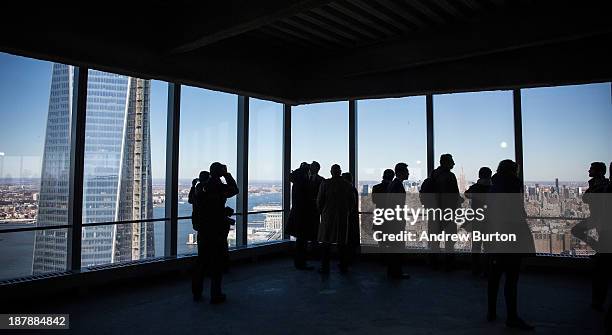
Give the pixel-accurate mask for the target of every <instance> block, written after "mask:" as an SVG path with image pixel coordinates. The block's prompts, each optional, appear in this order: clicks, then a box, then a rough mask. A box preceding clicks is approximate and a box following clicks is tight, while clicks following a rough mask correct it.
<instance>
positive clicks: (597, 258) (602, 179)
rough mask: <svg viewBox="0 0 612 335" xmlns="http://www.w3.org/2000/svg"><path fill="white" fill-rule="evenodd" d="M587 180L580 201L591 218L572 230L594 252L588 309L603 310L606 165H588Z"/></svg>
mask: <svg viewBox="0 0 612 335" xmlns="http://www.w3.org/2000/svg"><path fill="white" fill-rule="evenodd" d="M589 177H591V179H590V180H589V188H588V189H587V190H586V191H585V192H584V195H583V196H582V201H583V202H584V203H585V204H587V205H589V212H590V216H589V217H588V218H587V219H585V220H582V221H580V222H579V223H578V224H576V225H575V226H574V227H572V235H574V236H575V237H576V238H578V239H580V240H582V241H584V242H586V243H587V244H589V245H590V246H591V247H592V248H593V249H594V250H595V251H596V252H597V253H596V254H595V255H593V256H592V257H591V259H592V261H593V274H592V279H593V283H592V284H593V285H592V292H591V293H592V296H591V297H592V299H591V307H593V309H596V310H603V305H604V302H605V300H606V296H607V295H608V280H609V276H610V269H609V267H610V266H611V265H612V264H611V263H610V255H609V254H608V253H609V252H610V251H612V250H607V252H606V250H602V249H608V248H606V247H607V246H609V245H610V241H609V234H608V233H607V230H608V229H606V228H607V227H606V226H607V225H609V223H607V222H605V221H606V220H608V219H609V216H608V215H609V210H608V208H609V207H608V206H610V203H606V198H607V191H608V187H609V181H608V179H607V178H606V164H604V163H602V162H593V163H591V167H590V168H589ZM591 229H595V230H596V231H597V235H598V237H599V238H598V240H595V239H594V238H592V237H590V236H589V234H588V233H589V231H590V230H591Z"/></svg>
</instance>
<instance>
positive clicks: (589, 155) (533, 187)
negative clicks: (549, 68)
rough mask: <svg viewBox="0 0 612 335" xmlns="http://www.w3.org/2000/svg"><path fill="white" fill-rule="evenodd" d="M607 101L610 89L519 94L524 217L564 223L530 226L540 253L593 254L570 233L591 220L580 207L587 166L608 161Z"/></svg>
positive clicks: (611, 145) (611, 113)
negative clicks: (523, 177)
mask: <svg viewBox="0 0 612 335" xmlns="http://www.w3.org/2000/svg"><path fill="white" fill-rule="evenodd" d="M611 98H612V94H611V92H610V83H602V84H589V85H576V86H562V87H547V88H533V89H524V90H521V100H522V112H523V147H524V154H523V155H524V164H525V168H524V176H525V206H526V210H527V214H528V215H529V216H532V217H536V218H537V217H561V218H562V219H560V220H552V219H547V220H544V219H537V220H536V219H534V220H531V221H530V224H531V229H532V231H534V235H537V236H538V237H541V238H542V239H543V242H541V244H538V243H536V246H539V247H540V248H541V249H542V250H546V251H544V252H549V251H550V252H552V253H561V254H569V255H580V254H592V253H593V250H592V249H591V248H590V247H589V246H588V245H587V244H585V243H584V242H581V241H580V240H578V239H574V238H571V232H570V230H571V228H572V227H573V226H574V225H575V224H576V223H578V222H579V220H578V219H579V218H586V217H589V216H590V209H589V206H588V205H587V204H585V203H584V202H583V201H582V196H583V194H584V192H585V191H586V190H587V188H588V187H589V184H588V181H589V179H590V177H589V173H588V170H589V167H590V164H591V163H592V162H603V163H604V164H605V165H606V166H608V167H609V162H610V161H611V160H612V156H611V155H610V153H611V152H612V142H611V141H610V138H609V134H612V101H611ZM607 176H609V172H608V174H607ZM555 241H565V242H566V243H564V244H560V243H557V244H555ZM536 242H538V240H537V239H536Z"/></svg>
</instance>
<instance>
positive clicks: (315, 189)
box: [310, 161, 325, 256]
mask: <svg viewBox="0 0 612 335" xmlns="http://www.w3.org/2000/svg"><path fill="white" fill-rule="evenodd" d="M320 170H321V164H319V162H317V161H312V163H310V199H311V201H310V207H311V214H312V224H313V230H314V232H315V234H314V236H313V237H312V240H310V242H311V245H312V252H313V254H317V255H318V256H320V254H319V252H320V250H319V248H318V245H319V242H318V241H317V236H316V235H317V234H318V232H319V225H320V224H321V212H319V208H318V207H317V197H318V196H319V189H320V188H321V183H322V182H323V180H325V178H323V177H321V176H320V175H319V171H320Z"/></svg>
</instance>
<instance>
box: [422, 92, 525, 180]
mask: <svg viewBox="0 0 612 335" xmlns="http://www.w3.org/2000/svg"><path fill="white" fill-rule="evenodd" d="M433 102H434V141H435V143H434V148H435V155H434V159H435V166H436V167H438V166H439V163H440V162H439V160H440V155H442V154H445V153H449V154H451V155H453V159H454V161H455V164H456V165H455V168H454V169H453V172H454V173H455V175H456V176H457V182H458V184H459V191H460V192H464V191H465V190H466V189H467V188H468V187H469V186H470V185H471V184H473V183H475V182H476V181H477V180H478V170H479V169H480V168H481V167H483V166H487V167H489V168H491V170H493V172H495V169H496V168H497V164H498V163H499V162H500V161H501V160H504V159H512V160H514V159H515V157H514V113H513V107H512V106H513V104H512V92H511V91H493V92H471V93H458V94H444V95H436V96H434V99H433Z"/></svg>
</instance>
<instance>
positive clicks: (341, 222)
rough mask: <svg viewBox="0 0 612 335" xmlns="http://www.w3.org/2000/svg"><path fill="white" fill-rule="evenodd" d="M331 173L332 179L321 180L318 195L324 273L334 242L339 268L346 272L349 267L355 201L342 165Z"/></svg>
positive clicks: (319, 237)
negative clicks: (349, 247) (351, 220)
mask: <svg viewBox="0 0 612 335" xmlns="http://www.w3.org/2000/svg"><path fill="white" fill-rule="evenodd" d="M331 175H332V177H331V178H330V179H326V180H325V181H323V182H322V183H321V188H320V189H319V195H318V197H317V206H318V208H319V210H320V211H321V224H320V225H319V234H318V239H319V242H321V245H322V255H321V269H320V272H321V273H323V274H325V273H329V265H330V264H329V263H330V249H331V245H332V244H337V245H338V252H339V254H340V270H341V271H342V272H345V271H347V269H348V248H347V246H348V244H349V243H350V240H351V234H350V214H351V212H352V210H353V207H354V205H355V202H356V200H355V194H354V193H353V189H352V186H351V184H349V183H348V182H346V180H344V178H342V170H341V169H340V166H339V165H337V164H334V165H333V166H332V168H331Z"/></svg>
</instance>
